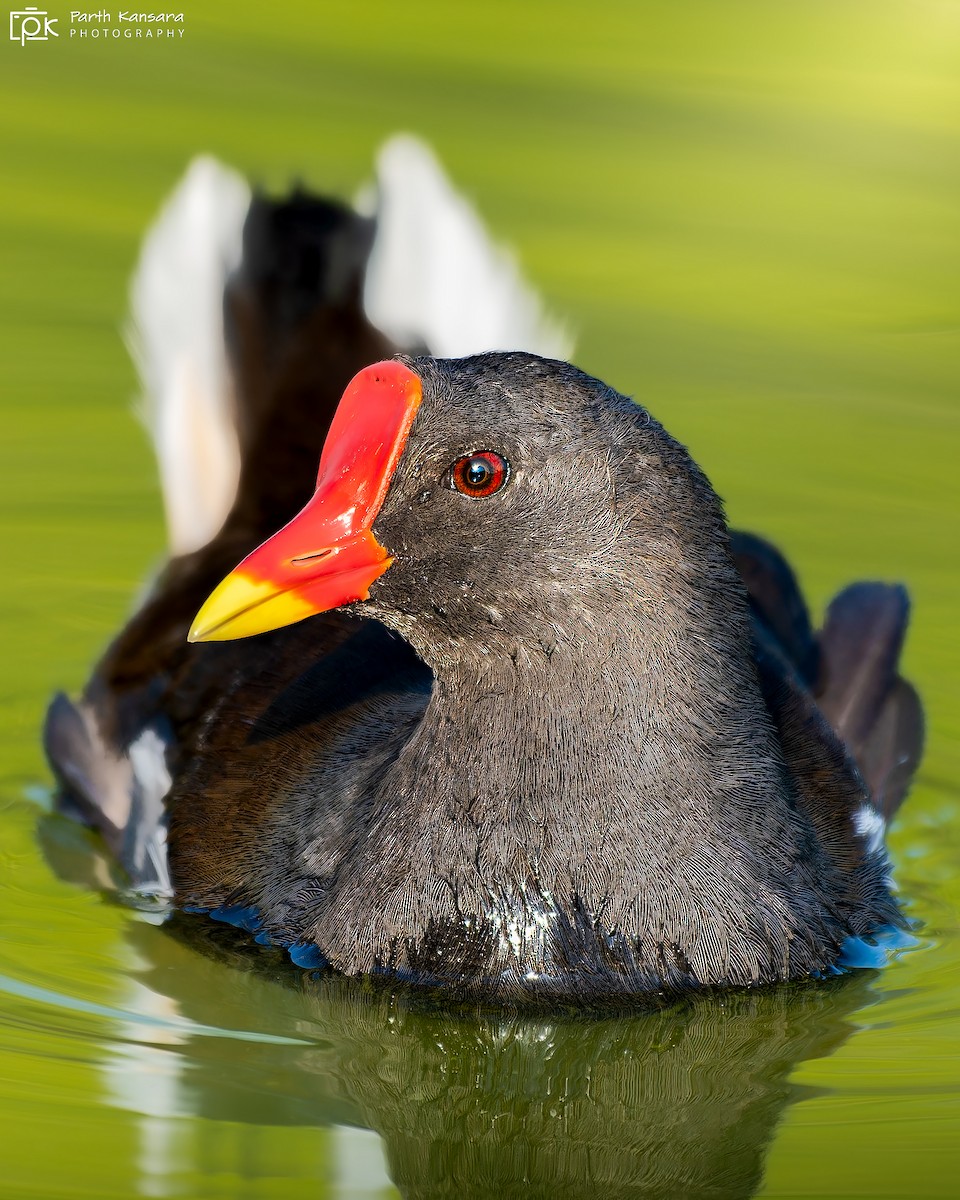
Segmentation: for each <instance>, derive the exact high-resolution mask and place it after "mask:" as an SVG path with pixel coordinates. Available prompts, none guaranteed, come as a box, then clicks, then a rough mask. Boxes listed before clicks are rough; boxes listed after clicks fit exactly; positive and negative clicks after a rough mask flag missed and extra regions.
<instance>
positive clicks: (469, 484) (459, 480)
mask: <svg viewBox="0 0 960 1200" xmlns="http://www.w3.org/2000/svg"><path fill="white" fill-rule="evenodd" d="M509 477H510V464H509V463H508V462H507V460H506V459H505V458H501V457H500V455H499V454H494V452H493V451H492V450H480V451H478V452H477V453H476V454H467V455H466V456H465V457H464V458H458V459H457V461H456V462H455V463H454V464H453V466H452V467H451V468H450V486H451V487H455V488H456V489H457V491H458V492H463V494H464V495H465V496H472V497H474V499H477V500H479V499H480V497H481V496H492V495H493V493H494V492H499V491H500V489H501V488H502V487H503V485H504V484H505V483H506V482H507V480H508V479H509Z"/></svg>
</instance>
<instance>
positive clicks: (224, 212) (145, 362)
mask: <svg viewBox="0 0 960 1200" xmlns="http://www.w3.org/2000/svg"><path fill="white" fill-rule="evenodd" d="M249 205H250V190H249V188H248V187H247V185H246V183H245V182H244V181H243V180H242V179H241V178H240V176H239V175H237V174H235V173H234V172H233V171H231V170H229V169H228V168H226V167H224V166H222V165H221V164H220V163H218V162H216V161H215V160H214V159H212V158H206V157H203V158H197V159H194V161H193V162H192V163H191V164H190V166H189V168H188V169H187V172H186V174H185V175H184V177H183V179H182V181H181V182H180V184H179V185H178V187H177V189H176V190H175V192H174V193H173V195H172V196H171V197H170V199H169V200H168V201H167V203H166V205H165V206H164V208H163V211H162V212H161V214H160V216H159V217H158V219H157V221H156V222H155V224H154V225H153V227H152V228H151V229H150V231H149V233H148V234H147V237H146V238H145V239H144V243H143V248H142V251H141V254H140V261H139V264H138V266H137V270H136V273H135V275H134V278H133V281H132V283H131V288H130V303H131V325H130V328H129V331H128V344H129V346H130V350H131V353H132V355H133V358H134V361H135V362H136V364H137V368H138V370H139V373H140V377H141V380H142V383H143V387H144V397H143V404H142V411H143V416H144V420H145V422H146V424H147V426H148V428H149V430H150V432H151V435H152V438H153V442H154V447H155V450H156V454H157V461H158V465H159V470H160V480H161V484H162V488H163V499H164V506H165V509H166V516H167V528H168V536H169V542H170V550H171V552H172V553H173V554H186V553H189V552H190V551H192V550H196V549H198V548H199V547H200V546H203V545H205V544H206V543H207V542H208V541H209V540H210V539H211V538H212V537H213V536H214V534H216V532H217V530H218V529H219V528H220V526H221V525H222V524H223V521H224V519H225V518H226V516H227V513H228V512H229V510H230V506H231V505H232V503H233V500H234V497H235V495H236V490H237V480H238V477H239V471H240V453H239V447H238V443H237V433H236V428H235V421H234V402H233V390H232V385H231V382H230V373H229V369H228V366H227V359H226V354H225V350H224V336H223V289H224V283H225V281H226V278H227V276H228V274H229V273H230V272H231V271H232V270H233V269H234V268H235V267H236V266H237V264H238V263H239V261H240V253H241V230H242V228H243V222H244V218H245V216H246V213H247V209H248V208H249Z"/></svg>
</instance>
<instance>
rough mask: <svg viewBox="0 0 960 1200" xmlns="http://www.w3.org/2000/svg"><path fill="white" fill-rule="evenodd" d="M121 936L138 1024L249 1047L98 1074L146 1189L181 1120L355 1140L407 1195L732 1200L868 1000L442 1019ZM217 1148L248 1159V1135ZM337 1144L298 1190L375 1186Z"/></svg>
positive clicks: (217, 934) (195, 939)
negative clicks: (136, 1117) (335, 1130)
mask: <svg viewBox="0 0 960 1200" xmlns="http://www.w3.org/2000/svg"><path fill="white" fill-rule="evenodd" d="M129 938H130V943H131V949H132V950H133V951H134V953H135V956H136V959H137V960H138V961H139V962H140V963H141V964H142V966H141V967H140V968H139V969H138V970H136V971H135V972H134V973H133V974H132V976H131V980H130V982H131V985H132V986H135V987H136V988H137V989H138V990H139V991H141V993H142V995H141V998H140V1001H139V1002H138V1006H139V1007H140V1009H141V1010H142V1008H143V1005H144V1004H145V1003H149V1004H152V1005H154V1006H156V1008H157V1015H158V1016H160V1015H161V1014H162V1015H163V1016H164V1017H165V1018H166V1019H167V1020H169V1018H170V1016H171V1014H179V1016H180V1018H181V1019H183V1018H187V1019H188V1020H189V1021H192V1022H196V1023H198V1024H199V1025H200V1026H204V1027H207V1028H208V1029H209V1028H210V1027H220V1028H224V1029H229V1028H235V1029H240V1030H246V1031H251V1032H252V1033H253V1034H254V1035H258V1034H259V1035H260V1036H263V1037H265V1038H267V1039H269V1040H268V1041H260V1040H240V1041H238V1040H235V1039H233V1038H230V1037H210V1036H207V1035H204V1036H193V1037H191V1036H189V1035H188V1036H185V1037H184V1036H183V1035H179V1040H180V1045H179V1046H178V1048H177V1050H178V1052H177V1054H176V1056H171V1055H170V1053H169V1052H168V1051H167V1050H165V1049H163V1048H161V1046H160V1045H158V1044H157V1040H156V1039H154V1044H153V1045H152V1046H150V1047H145V1046H143V1045H142V1044H140V1045H137V1046H135V1047H130V1048H129V1050H127V1051H125V1052H124V1053H123V1054H122V1055H121V1061H119V1062H115V1063H114V1065H113V1067H112V1068H108V1074H109V1076H110V1090H111V1093H112V1095H113V1098H114V1101H115V1102H116V1103H119V1104H122V1105H123V1106H125V1107H128V1108H130V1109H133V1110H135V1111H140V1112H142V1113H143V1114H144V1117H143V1129H142V1135H143V1146H142V1153H141V1156H140V1161H141V1166H142V1169H143V1171H144V1174H145V1175H146V1176H147V1178H145V1179H144V1181H143V1182H144V1183H145V1185H146V1186H145V1188H144V1190H145V1191H147V1192H148V1193H152V1194H166V1193H165V1192H162V1191H158V1190H157V1187H158V1184H159V1183H160V1173H161V1172H162V1170H164V1169H166V1170H169V1169H170V1166H171V1163H172V1162H173V1161H176V1160H177V1158H178V1156H179V1157H180V1158H182V1156H183V1155H184V1154H187V1155H191V1154H194V1155H195V1154H196V1153H197V1152H198V1147H199V1146H201V1145H202V1142H201V1141H200V1140H199V1139H195V1138H194V1139H191V1142H192V1148H191V1146H188V1145H184V1144H183V1143H182V1141H180V1139H179V1137H178V1134H177V1131H176V1128H175V1126H174V1127H173V1132H172V1133H171V1125H170V1121H169V1118H171V1117H175V1116H186V1115H196V1116H199V1117H202V1118H206V1119H208V1120H214V1121H221V1122H231V1123H235V1124H239V1125H241V1126H257V1127H264V1126H269V1127H273V1128H276V1127H283V1126H311V1127H312V1126H336V1127H341V1128H342V1127H345V1126H347V1127H349V1126H356V1127H360V1128H363V1129H372V1130H375V1131H376V1132H377V1133H378V1134H379V1135H380V1137H381V1138H382V1144H383V1154H384V1157H385V1160H386V1165H387V1171H388V1172H389V1177H390V1179H392V1180H393V1182H394V1183H395V1185H396V1186H397V1187H398V1188H399V1189H400V1191H401V1192H402V1193H403V1195H405V1196H408V1197H443V1196H450V1197H454V1196H456V1197H463V1196H484V1197H486V1196H498V1197H503V1196H512V1195H523V1196H525V1197H534V1196H544V1197H547V1196H550V1197H564V1196H583V1195H588V1194H589V1195H594V1194H599V1195H602V1196H605V1197H627V1196H630V1197H724V1198H732V1197H747V1196H750V1195H752V1194H753V1193H754V1192H755V1190H756V1189H757V1187H758V1185H759V1183H760V1181H761V1178H762V1172H763V1161H764V1156H765V1152H766V1149H767V1146H768V1145H769V1142H770V1140H771V1137H772V1135H773V1133H774V1130H775V1128H776V1125H777V1123H778V1121H779V1119H780V1117H781V1116H782V1114H783V1111H784V1109H785V1107H786V1106H787V1105H788V1104H789V1103H790V1102H791V1101H793V1100H796V1099H797V1098H798V1096H799V1095H800V1092H799V1089H797V1088H796V1087H794V1086H792V1085H791V1084H790V1083H789V1081H788V1075H789V1073H790V1071H791V1069H792V1068H793V1067H794V1066H795V1065H796V1064H798V1063H799V1062H801V1061H803V1060H805V1059H809V1058H811V1057H817V1056H821V1055H825V1054H829V1053H831V1052H832V1051H834V1050H835V1049H836V1048H837V1047H838V1046H839V1045H841V1044H842V1043H843V1041H844V1040H845V1039H846V1038H847V1036H849V1034H850V1033H851V1031H852V1028H853V1027H852V1025H851V1024H850V1023H849V1016H850V1014H851V1013H852V1012H853V1011H854V1010H855V1009H858V1008H861V1007H862V1006H863V1005H864V1004H867V1003H869V1002H870V1000H871V992H870V983H869V977H868V976H867V975H866V974H859V975H855V976H851V977H848V978H846V979H843V980H837V981H834V982H832V983H828V984H822V985H811V986H805V987H790V988H779V989H775V990H771V991H768V992H765V993H763V994H749V995H744V994H734V995H728V996H725V997H703V998H700V999H697V1000H694V1001H691V1002H687V1003H683V1004H678V1005H676V1006H674V1007H671V1008H669V1009H667V1010H663V1011H655V1012H646V1013H642V1014H634V1015H629V1016H628V1015H623V1014H619V1015H606V1016H597V1017H594V1018H593V1019H583V1018H581V1017H577V1016H571V1015H553V1016H546V1015H543V1014H540V1015H527V1016H520V1015H503V1014H497V1013H490V1012H487V1013H477V1012H472V1013H462V1012H461V1013H450V1012H449V1011H447V1012H444V1011H438V1010H435V1009H434V1010H431V1008H430V1007H429V1005H427V1004H424V1003H422V1002H413V1001H411V999H410V998H409V997H406V998H405V997H402V996H401V997H396V996H391V995H389V994H378V993H374V992H371V991H370V990H369V989H364V988H362V987H359V986H357V985H354V984H349V983H346V982H345V981H340V980H336V979H327V978H323V977H316V976H309V975H306V974H304V973H302V972H296V971H295V970H293V969H292V968H290V967H289V965H288V964H287V963H286V962H285V961H284V960H283V959H282V957H281V956H280V955H279V954H278V953H276V952H271V951H265V950H261V949H260V948H257V947H252V946H250V945H248V944H247V943H246V942H245V941H244V940H243V939H242V938H238V937H237V935H235V934H234V932H233V931H232V930H230V929H227V928H223V929H221V928H220V927H218V926H215V925H213V924H212V923H207V922H203V921H201V920H195V919H190V918H182V917H176V918H174V919H173V921H171V922H170V923H169V924H168V925H167V926H166V927H164V928H154V927H152V926H150V925H148V924H137V923H134V924H131V926H130V927H129ZM148 997H149V998H152V999H149V1000H148V999H147V998H148ZM141 1036H142V1031H141ZM247 1038H250V1032H248V1033H247ZM124 1060H125V1061H124ZM171 1072H172V1074H171ZM121 1079H122V1083H120V1084H119V1086H118V1080H121ZM251 1136H253V1139H254V1140H253V1141H251ZM171 1137H172V1138H173V1139H174V1141H173V1142H171ZM238 1138H239V1140H238V1147H237V1148H238V1152H239V1147H240V1146H242V1145H243V1143H244V1139H246V1143H247V1153H249V1152H250V1151H251V1148H252V1146H253V1144H254V1143H255V1141H256V1135H255V1133H254V1131H249V1132H248V1133H247V1134H240V1135H238ZM353 1138H354V1140H356V1141H357V1144H356V1145H351V1135H349V1134H343V1135H340V1136H339V1137H335V1138H334V1141H333V1146H332V1147H328V1148H327V1149H328V1151H329V1150H332V1152H333V1155H334V1158H335V1159H337V1160H340V1168H341V1169H334V1168H335V1167H336V1163H330V1164H329V1166H330V1170H329V1171H328V1172H320V1173H319V1175H320V1178H321V1179H322V1177H323V1176H324V1174H326V1175H327V1178H329V1179H330V1182H331V1184H333V1182H334V1180H333V1177H334V1176H338V1177H339V1180H340V1187H337V1188H336V1193H337V1194H345V1193H344V1189H343V1184H344V1183H345V1182H346V1180H345V1179H344V1169H345V1170H346V1173H347V1175H348V1176H349V1175H350V1173H351V1172H352V1173H353V1174H352V1185H351V1187H350V1188H349V1189H348V1190H349V1192H350V1193H351V1194H354V1195H375V1194H378V1193H379V1189H380V1188H381V1187H382V1186H383V1185H385V1184H386V1179H385V1178H384V1177H383V1175H382V1166H381V1164H380V1162H379V1158H378V1155H377V1153H376V1149H375V1147H372V1146H371V1143H370V1140H369V1137H367V1138H366V1139H364V1136H363V1135H362V1134H359V1133H358V1134H355V1135H353ZM357 1139H359V1140H357ZM341 1140H342V1141H343V1143H344V1144H343V1145H340V1141H341ZM320 1150H321V1148H320V1147H319V1146H318V1148H317V1153H318V1154H319V1153H320ZM206 1154H207V1155H208V1154H209V1151H207V1152H206ZM180 1165H181V1167H182V1168H184V1169H186V1170H187V1171H188V1172H197V1173H198V1174H200V1175H203V1174H204V1166H203V1163H202V1162H199V1161H198V1162H194V1163H193V1164H191V1165H190V1166H188V1165H187V1164H186V1163H181V1164H180ZM210 1165H212V1164H209V1163H208V1166H210ZM311 1175H312V1177H314V1178H317V1173H316V1172H311ZM151 1180H152V1183H151ZM318 1182H319V1180H318ZM317 1194H324V1195H325V1194H330V1192H329V1191H328V1190H327V1189H324V1188H323V1186H322V1184H320V1191H319V1192H318V1193H317Z"/></svg>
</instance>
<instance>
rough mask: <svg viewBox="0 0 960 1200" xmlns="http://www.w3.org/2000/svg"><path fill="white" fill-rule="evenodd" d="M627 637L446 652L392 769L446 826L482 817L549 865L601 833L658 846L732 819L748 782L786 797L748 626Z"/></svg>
mask: <svg viewBox="0 0 960 1200" xmlns="http://www.w3.org/2000/svg"><path fill="white" fill-rule="evenodd" d="M608 628H609V626H608ZM620 628H621V629H628V630H629V625H628V624H627V623H626V622H624V624H623V625H622V626H620ZM632 633H633V636H631V635H630V633H624V634H618V635H616V636H613V637H611V636H607V637H605V638H602V637H599V636H598V637H596V638H591V633H590V630H589V628H587V629H585V630H582V631H579V632H578V636H577V638H576V640H567V641H565V640H562V639H557V640H556V642H555V643H554V642H551V644H550V645H549V646H544V645H543V643H542V642H540V641H538V642H537V643H536V644H535V645H533V646H531V645H529V644H528V645H524V644H522V643H519V644H518V643H515V644H513V645H512V646H505V645H504V644H498V643H497V641H496V640H495V639H494V640H492V641H491V642H489V643H486V644H479V643H478V644H476V645H474V646H472V647H468V648H464V647H460V648H459V649H458V653H457V654H456V656H453V655H445V656H437V657H436V658H435V661H434V662H432V663H431V664H430V665H431V667H432V668H433V670H434V680H435V682H434V691H433V695H432V697H431V700H430V703H429V705H428V708H427V710H426V713H425V715H424V719H423V722H422V724H421V726H420V728H419V729H418V731H417V735H416V736H415V737H414V738H413V739H412V740H411V742H410V743H409V744H408V745H407V747H406V748H405V750H404V751H403V753H402V754H401V757H400V760H399V761H398V763H397V764H396V767H397V772H398V774H399V775H400V776H401V777H405V783H406V784H407V785H408V786H409V787H410V788H411V794H413V795H417V794H419V795H428V796H429V797H430V802H429V807H430V809H431V810H432V812H433V815H434V819H436V820H437V822H438V826H442V825H443V823H444V821H447V822H451V821H452V822H454V823H456V822H457V821H458V820H464V821H467V822H472V823H474V824H476V823H481V824H483V825H484V826H486V827H487V829H488V830H489V829H492V828H499V829H502V830H504V831H505V834H504V836H509V837H511V838H513V839H514V841H516V842H517V843H518V844H519V843H520V842H524V841H526V842H528V843H529V844H530V845H531V846H535V847H538V848H539V852H540V853H541V854H543V855H546V856H547V857H548V858H550V857H551V853H550V852H551V848H552V849H553V851H554V852H555V853H554V854H553V857H554V858H556V861H557V865H559V862H560V860H561V858H562V859H563V861H566V862H571V861H572V859H573V858H579V859H580V860H581V861H582V862H583V863H584V864H586V863H588V862H590V861H593V860H595V859H596V858H597V855H598V854H600V853H601V852H602V850H603V846H602V845H601V844H600V841H599V840H598V839H600V838H601V835H603V842H604V844H605V845H619V846H622V847H628V846H631V845H636V844H637V842H638V837H641V838H643V837H645V838H646V839H647V842H648V844H649V845H650V846H651V848H654V847H656V846H657V845H660V846H661V847H662V846H664V845H665V842H666V841H667V840H670V841H676V840H677V839H678V838H679V839H680V840H681V841H686V840H688V839H694V838H696V837H698V836H701V835H702V834H703V831H704V828H705V826H706V825H707V824H708V823H711V822H713V823H715V822H716V821H718V820H723V819H724V818H725V817H729V815H730V808H731V806H734V807H735V806H736V804H737V803H738V790H737V782H738V781H739V780H743V779H744V778H747V777H752V778H753V780H755V781H760V782H761V783H762V782H763V781H764V780H766V781H767V783H768V785H769V790H770V791H771V792H772V791H775V790H777V789H778V788H779V787H780V786H781V785H782V779H781V775H780V768H779V766H778V761H777V752H776V748H775V741H774V735H773V730H772V727H771V725H770V721H769V717H768V715H767V712H766V709H765V707H764V705H763V701H762V699H761V696H760V692H759V689H758V686H757V682H756V678H755V675H754V671H753V667H752V663H751V660H750V654H749V645H748V642H747V633H746V629H745V627H744V628H736V622H734V623H733V626H731V624H730V622H729V621H728V622H727V625H726V627H722V625H721V623H720V622H718V623H717V626H716V628H712V627H711V625H710V622H709V621H702V625H701V628H700V629H699V630H698V634H697V637H696V638H695V639H691V638H690V637H689V636H684V637H682V638H677V639H673V638H671V637H669V636H667V635H666V634H665V633H663V632H662V630H661V633H660V635H659V636H657V637H654V638H648V639H644V638H643V636H641V632H640V630H639V629H638V628H637V626H636V624H635V625H634V629H633V631H632ZM739 637H742V638H743V640H744V646H743V647H737V648H736V649H739V653H733V652H732V648H731V646H730V644H729V643H730V641H731V639H734V638H739ZM395 778H396V776H395ZM752 790H753V788H752V787H751V791H752ZM604 830H606V831H607V833H606V835H604V834H603V831H604Z"/></svg>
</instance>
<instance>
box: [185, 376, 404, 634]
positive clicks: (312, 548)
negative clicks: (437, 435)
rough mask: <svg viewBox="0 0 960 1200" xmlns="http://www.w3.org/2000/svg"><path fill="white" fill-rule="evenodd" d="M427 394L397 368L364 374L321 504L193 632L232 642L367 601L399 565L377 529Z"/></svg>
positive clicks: (323, 470) (257, 558)
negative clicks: (376, 585)
mask: <svg viewBox="0 0 960 1200" xmlns="http://www.w3.org/2000/svg"><path fill="white" fill-rule="evenodd" d="M421 398H422V392H421V386H420V379H419V377H418V376H417V375H415V374H414V373H413V371H411V370H410V369H409V368H408V367H405V366H404V365H403V364H402V363H398V362H382V363H377V364H376V365H374V366H372V367H367V368H365V369H364V370H363V371H361V372H360V374H359V375H356V376H355V377H354V378H353V380H351V382H350V384H349V385H348V386H347V390H346V391H345V392H344V394H343V399H342V400H341V401H340V404H339V405H338V406H337V411H336V413H335V414H334V417H333V421H332V422H331V425H330V431H329V433H328V434H327V440H326V442H325V443H324V447H323V454H322V455H321V457H320V470H319V472H318V474H317V490H316V491H315V492H314V494H313V498H312V499H311V500H310V501H309V503H308V504H307V505H306V507H305V508H303V509H302V510H301V511H300V512H299V513H298V514H297V515H296V516H295V517H294V518H293V520H292V521H290V522H289V523H288V524H287V525H285V526H284V527H283V528H282V529H281V530H280V531H279V532H278V533H275V534H274V535H273V537H271V538H268V540H267V541H265V542H264V543H263V545H262V546H258V547H257V549H256V550H254V551H253V553H252V554H248V555H247V557H246V558H245V559H244V560H243V562H242V563H241V564H240V565H239V566H238V567H237V568H236V570H234V571H231V572H230V574H229V575H228V576H227V577H226V579H224V581H223V582H222V583H221V584H220V585H219V586H218V587H217V588H216V589H215V590H214V591H213V592H212V593H211V595H210V597H209V599H208V600H207V602H206V604H204V606H203V608H201V609H200V611H199V613H197V616H196V620H195V621H194V622H193V625H192V627H191V629H190V632H189V634H188V635H187V637H188V639H189V641H191V642H211V641H227V640H229V639H230V638H241V637H249V636H250V635H251V634H254V633H263V632H264V631H265V630H268V629H279V628H280V627H281V626H283V625H292V624H293V623H294V622H295V621H302V620H303V618H304V617H309V616H312V615H313V614H314V613H319V612H326V611H327V610H328V609H331V608H339V607H340V605H341V604H349V603H350V602H351V601H353V600H366V598H367V596H368V594H369V591H370V585H371V584H372V583H373V582H374V580H376V579H379V577H380V576H381V575H382V574H383V573H384V571H386V569H387V568H388V567H389V566H390V564H391V562H392V561H393V559H392V558H391V557H390V555H389V554H388V553H387V551H386V550H385V549H384V548H383V546H381V545H380V543H379V542H378V541H377V539H376V538H375V537H374V536H373V532H372V527H373V523H374V521H375V520H376V518H377V514H378V513H379V512H380V509H381V508H382V506H383V502H384V500H385V498H386V495H387V490H388V488H389V487H390V481H391V479H392V478H393V473H394V471H395V470H396V467H397V463H398V462H399V460H400V455H401V454H402V453H403V448H404V446H405V445H406V442H407V437H408V435H409V433H410V426H411V425H412V424H413V418H414V417H415V416H416V414H417V409H418V407H419V406H420V400H421Z"/></svg>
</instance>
